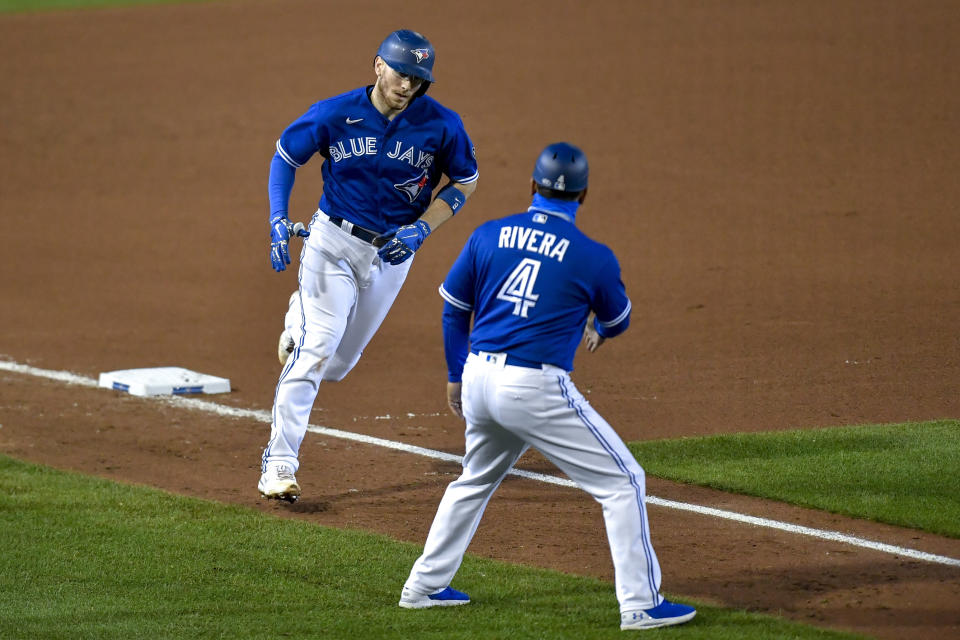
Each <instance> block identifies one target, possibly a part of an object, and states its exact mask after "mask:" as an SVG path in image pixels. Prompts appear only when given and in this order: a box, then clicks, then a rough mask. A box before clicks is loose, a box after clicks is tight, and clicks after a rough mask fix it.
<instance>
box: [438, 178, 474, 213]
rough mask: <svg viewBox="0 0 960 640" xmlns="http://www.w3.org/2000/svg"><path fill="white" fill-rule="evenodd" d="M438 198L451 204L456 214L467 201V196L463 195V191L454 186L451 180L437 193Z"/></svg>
mask: <svg viewBox="0 0 960 640" xmlns="http://www.w3.org/2000/svg"><path fill="white" fill-rule="evenodd" d="M437 200H443V201H444V202H446V203H447V204H448V205H450V208H451V209H453V213H454V215H456V213H457V211H459V210H460V207H462V206H463V205H464V203H465V202H466V201H467V197H466V196H465V195H463V192H462V191H460V190H459V189H457V188H456V187H455V186H453V183H452V182H451V183H450V184H448V185H447V186H445V187H444V188H443V189H440V192H439V193H437Z"/></svg>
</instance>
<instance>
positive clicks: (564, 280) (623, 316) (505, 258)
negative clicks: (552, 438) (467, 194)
mask: <svg viewBox="0 0 960 640" xmlns="http://www.w3.org/2000/svg"><path fill="white" fill-rule="evenodd" d="M440 295H441V296H443V298H444V299H445V300H446V301H447V302H449V303H450V304H452V305H453V306H455V307H457V308H459V309H462V310H464V311H473V315H474V322H473V329H472V331H471V332H470V348H471V349H473V350H477V351H493V352H507V353H509V354H511V355H513V356H517V357H520V358H523V359H524V360H530V361H532V362H541V363H546V364H552V365H556V366H558V367H561V368H563V369H565V370H567V371H572V370H573V356H574V353H575V352H576V350H577V346H578V345H579V343H580V340H581V338H582V336H583V327H584V323H585V321H586V319H587V316H588V315H589V313H590V311H591V309H592V310H593V311H594V312H595V313H596V314H597V320H598V321H599V322H600V323H601V324H602V325H604V326H607V327H611V328H612V327H616V325H618V324H621V323H623V322H626V321H628V320H629V316H630V299H629V298H628V297H627V294H626V291H625V290H624V286H623V282H622V281H621V279H620V264H619V263H618V262H617V258H616V256H615V255H614V254H613V251H611V250H610V249H609V248H607V247H606V246H604V245H602V244H600V243H599V242H596V241H594V240H592V239H590V238H589V237H587V236H586V235H585V234H584V233H582V232H581V231H580V230H579V229H577V227H576V226H575V225H574V224H573V222H569V221H567V220H565V219H564V218H563V217H560V216H558V215H555V214H549V213H545V212H543V211H539V210H531V211H528V212H526V213H520V214H517V215H513V216H508V217H506V218H501V219H499V220H492V221H490V222H487V223H485V224H483V225H481V226H480V227H479V228H477V230H476V231H474V232H473V235H471V236H470V239H469V240H468V241H467V244H466V245H465V246H464V248H463V251H462V252H461V253H460V256H459V257H458V258H457V260H456V262H454V264H453V267H451V269H450V273H449V274H447V278H446V280H444V282H443V284H442V285H441V286H440Z"/></svg>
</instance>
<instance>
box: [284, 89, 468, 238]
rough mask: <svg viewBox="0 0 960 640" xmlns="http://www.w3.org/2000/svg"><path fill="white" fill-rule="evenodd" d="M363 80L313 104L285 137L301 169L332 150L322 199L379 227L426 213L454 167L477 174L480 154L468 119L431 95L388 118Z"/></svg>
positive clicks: (335, 210) (289, 158)
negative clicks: (443, 178)
mask: <svg viewBox="0 0 960 640" xmlns="http://www.w3.org/2000/svg"><path fill="white" fill-rule="evenodd" d="M369 91H370V87H361V88H359V89H355V90H353V91H350V92H348V93H344V94H342V95H339V96H335V97H333V98H329V99H327V100H322V101H320V102H318V103H316V104H314V105H313V106H311V107H310V108H309V109H308V110H307V112H306V113H305V114H303V115H302V116H301V117H300V118H298V119H297V120H295V121H294V122H293V123H292V124H291V125H290V126H289V127H287V129H286V130H285V131H284V132H283V134H282V135H281V136H280V139H279V140H277V153H278V154H279V155H280V156H281V157H282V158H283V159H284V160H285V161H286V162H287V164H289V165H290V166H291V167H293V168H294V169H297V168H299V167H301V166H302V165H303V164H304V163H306V162H307V161H308V160H309V159H310V158H311V157H312V156H313V154H315V153H319V154H320V155H322V156H323V157H324V162H323V167H322V173H323V195H322V197H321V198H320V203H319V206H320V208H321V209H323V211H324V212H326V213H328V214H330V215H336V216H340V217H341V218H344V219H346V220H349V221H350V222H353V223H354V224H358V225H360V226H361V227H365V228H367V229H370V230H372V231H376V232H378V233H385V232H387V231H392V230H393V229H395V228H396V227H398V226H400V225H404V224H410V223H411V222H413V221H414V220H416V219H417V218H419V217H420V215H421V214H423V212H424V211H425V210H426V208H427V206H428V205H429V204H430V199H431V195H432V193H433V190H434V188H435V187H436V186H437V184H438V183H439V182H440V177H441V174H446V175H447V176H448V177H449V178H450V179H451V180H453V181H454V182H460V183H470V182H473V181H474V180H476V179H477V160H476V157H475V155H474V151H473V144H472V143H471V142H470V138H469V136H468V135H467V132H466V131H465V130H464V127H463V121H462V120H461V119H460V116H458V115H457V114H456V113H455V112H453V111H452V110H450V109H447V108H446V107H444V106H443V105H441V104H440V103H439V102H437V101H436V100H434V99H433V98H430V97H429V96H421V97H419V98H416V99H415V100H413V101H412V102H411V103H410V104H409V105H408V106H407V108H406V109H404V110H403V111H401V112H400V113H399V114H397V115H396V116H395V117H394V118H393V120H388V119H387V118H386V117H385V116H384V115H383V114H381V113H380V112H379V111H377V109H376V107H374V106H373V103H372V102H371V101H370V98H369Z"/></svg>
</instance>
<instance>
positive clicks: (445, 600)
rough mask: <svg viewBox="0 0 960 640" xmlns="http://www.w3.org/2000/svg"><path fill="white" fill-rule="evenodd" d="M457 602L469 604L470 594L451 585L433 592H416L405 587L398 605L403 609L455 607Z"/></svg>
mask: <svg viewBox="0 0 960 640" xmlns="http://www.w3.org/2000/svg"><path fill="white" fill-rule="evenodd" d="M458 604H470V596H468V595H467V594H465V593H464V592H462V591H457V590H456V589H454V588H453V587H447V588H446V589H442V590H440V591H437V592H436V593H434V594H429V595H428V594H425V593H417V592H416V591H412V590H410V589H408V588H407V587H404V588H403V592H402V593H401V594H400V606H401V607H403V608H404V609H426V608H427V607H455V606H457V605H458Z"/></svg>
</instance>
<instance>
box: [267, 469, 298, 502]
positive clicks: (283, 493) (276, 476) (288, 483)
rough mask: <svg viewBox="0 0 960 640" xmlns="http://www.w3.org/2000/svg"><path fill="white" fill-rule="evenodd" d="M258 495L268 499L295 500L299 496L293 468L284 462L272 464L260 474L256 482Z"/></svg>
mask: <svg viewBox="0 0 960 640" xmlns="http://www.w3.org/2000/svg"><path fill="white" fill-rule="evenodd" d="M257 489H258V490H259V491H260V495H261V496H263V497H264V498H266V499H268V500H286V501H287V502H296V501H297V498H299V497H300V485H299V484H297V478H296V477H295V476H294V475H293V469H291V468H290V467H289V466H287V465H285V464H272V465H270V466H268V467H267V470H266V472H264V473H263V475H261V476H260V482H259V483H258V484H257Z"/></svg>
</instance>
